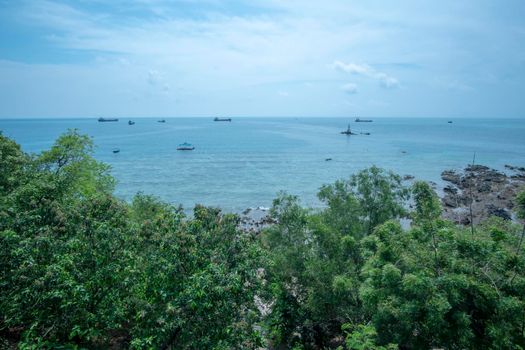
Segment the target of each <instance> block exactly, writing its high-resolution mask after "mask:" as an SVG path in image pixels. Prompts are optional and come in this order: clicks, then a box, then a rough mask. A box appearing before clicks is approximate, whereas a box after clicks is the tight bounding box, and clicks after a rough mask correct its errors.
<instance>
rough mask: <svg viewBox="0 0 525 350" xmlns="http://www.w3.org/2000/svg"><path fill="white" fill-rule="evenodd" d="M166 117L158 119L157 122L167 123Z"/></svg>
mask: <svg viewBox="0 0 525 350" xmlns="http://www.w3.org/2000/svg"><path fill="white" fill-rule="evenodd" d="M165 122H166V119H161V120H157V123H165Z"/></svg>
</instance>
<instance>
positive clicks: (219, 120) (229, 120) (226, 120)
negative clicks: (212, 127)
mask: <svg viewBox="0 0 525 350" xmlns="http://www.w3.org/2000/svg"><path fill="white" fill-rule="evenodd" d="M213 121H214V122H231V121H232V118H217V117H215V119H213Z"/></svg>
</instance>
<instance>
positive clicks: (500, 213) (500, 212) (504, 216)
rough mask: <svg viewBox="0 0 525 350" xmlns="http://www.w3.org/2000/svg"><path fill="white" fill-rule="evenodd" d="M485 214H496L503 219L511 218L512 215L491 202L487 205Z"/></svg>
mask: <svg viewBox="0 0 525 350" xmlns="http://www.w3.org/2000/svg"><path fill="white" fill-rule="evenodd" d="M487 214H488V216H498V217H500V218H502V219H505V220H511V219H512V216H511V215H510V213H509V212H508V211H507V210H506V209H503V208H498V207H496V206H495V205H493V204H489V205H487Z"/></svg>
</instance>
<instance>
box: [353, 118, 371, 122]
mask: <svg viewBox="0 0 525 350" xmlns="http://www.w3.org/2000/svg"><path fill="white" fill-rule="evenodd" d="M372 121H373V120H372V119H361V118H355V122H356V123H371V122H372Z"/></svg>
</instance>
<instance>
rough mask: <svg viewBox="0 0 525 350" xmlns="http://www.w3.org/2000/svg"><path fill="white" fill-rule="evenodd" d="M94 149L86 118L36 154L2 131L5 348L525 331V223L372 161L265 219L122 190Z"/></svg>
mask: <svg viewBox="0 0 525 350" xmlns="http://www.w3.org/2000/svg"><path fill="white" fill-rule="evenodd" d="M92 151H93V144H92V141H91V140H90V139H89V138H88V137H86V136H82V135H79V134H78V133H77V132H75V131H70V132H68V133H66V134H65V135H63V136H61V137H60V138H59V139H58V140H57V141H56V143H55V145H54V146H53V147H52V148H51V149H50V150H48V151H45V152H42V153H41V154H38V155H29V154H26V153H24V152H23V151H21V149H20V147H19V146H18V145H17V144H16V143H15V142H13V141H12V140H10V139H8V138H6V137H4V136H1V135H0V348H3V347H9V346H13V347H18V348H20V349H39V348H89V349H104V348H133V349H184V348H194V349H257V348H261V347H262V348H264V347H270V348H280V349H287V348H295V349H302V348H303V349H325V348H337V347H339V348H341V349H396V348H399V349H429V348H447V349H463V348H471V349H483V348H487V349H489V348H497V349H523V348H525V242H524V235H525V226H520V225H519V224H517V223H512V222H509V221H503V220H501V219H497V218H492V219H490V220H489V221H487V222H485V223H483V224H482V225H480V226H478V227H476V228H475V232H474V234H472V232H471V231H470V229H464V228H463V227H457V226H455V225H453V224H452V223H450V222H447V221H444V220H442V219H441V215H440V214H441V208H440V203H439V200H438V198H437V196H436V194H435V193H434V192H433V190H432V189H431V188H430V187H429V186H428V185H427V184H426V183H423V182H417V183H416V184H415V185H414V186H413V187H412V188H405V187H404V186H403V184H402V182H401V180H400V178H399V177H398V176H396V175H394V174H392V173H388V172H385V171H383V170H381V169H378V168H376V167H372V168H369V169H366V170H363V171H361V172H360V173H358V174H356V175H354V176H352V177H351V178H350V179H348V180H345V181H338V182H336V183H334V184H332V185H326V186H323V187H322V188H321V189H320V192H319V199H320V200H321V201H322V202H323V203H324V204H325V208H324V209H322V210H310V209H306V208H304V207H302V206H301V205H300V203H299V201H298V199H297V198H296V197H294V196H291V195H288V194H286V193H282V194H280V195H279V196H278V197H277V198H276V199H275V201H274V204H273V207H272V209H271V215H272V217H273V218H274V219H275V221H276V224H274V225H272V226H270V227H268V228H267V229H265V230H264V231H263V232H261V233H260V234H257V235H254V234H252V233H247V232H244V231H242V230H240V229H239V218H238V217H237V216H236V215H231V214H226V215H224V214H222V213H221V212H220V210H218V209H214V208H206V207H203V206H196V207H195V208H194V211H193V215H192V216H191V217H186V216H185V214H184V211H183V210H182V208H180V207H174V206H171V205H168V204H166V203H163V202H161V201H159V200H158V199H156V198H153V197H150V196H147V195H143V194H138V195H136V196H135V198H134V199H133V201H132V202H131V203H126V202H124V201H121V200H119V199H117V198H116V197H114V196H113V194H112V191H113V186H114V181H113V179H112V177H111V176H110V175H109V169H108V167H107V166H106V165H104V164H101V163H99V162H97V161H96V160H95V159H94V158H93V157H92ZM516 203H517V204H516V214H517V218H518V219H520V220H525V193H521V194H520V195H519V196H518V198H517V199H516ZM408 218H410V219H411V220H410V222H411V224H410V227H407V224H406V222H408V221H406V220H403V221H402V222H404V223H405V224H404V225H403V226H402V225H401V224H400V222H401V221H400V220H401V219H408Z"/></svg>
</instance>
